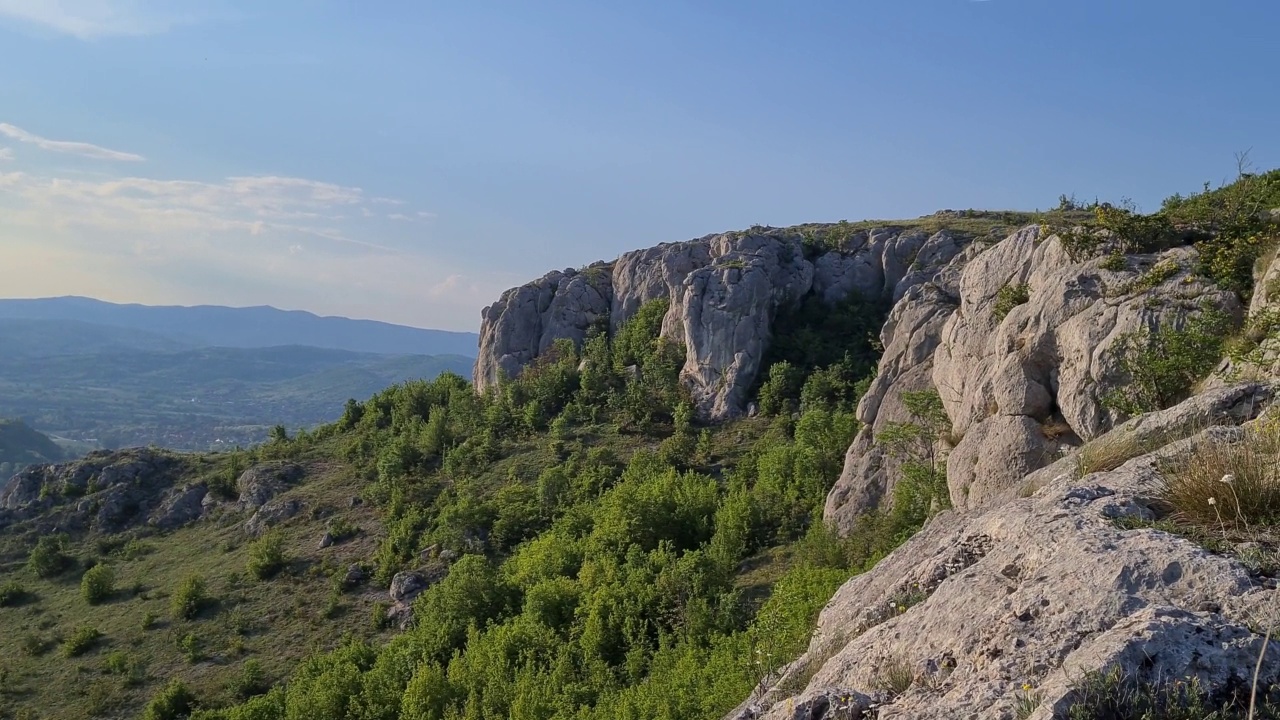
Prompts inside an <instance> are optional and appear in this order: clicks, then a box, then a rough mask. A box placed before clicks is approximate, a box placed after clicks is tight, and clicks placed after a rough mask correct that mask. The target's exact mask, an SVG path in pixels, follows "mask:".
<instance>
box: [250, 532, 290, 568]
mask: <svg viewBox="0 0 1280 720" xmlns="http://www.w3.org/2000/svg"><path fill="white" fill-rule="evenodd" d="M288 562H289V560H288V558H287V557H286V556H285V552H284V536H283V535H281V534H280V531H279V530H272V531H270V532H268V533H267V534H266V535H263V536H262V537H260V538H258V539H257V540H255V541H254V542H253V544H252V545H250V546H249V574H250V575H252V576H254V577H256V578H258V579H259V580H267V579H269V578H272V577H275V575H276V574H277V573H279V572H280V571H281V570H283V569H284V567H285V565H287V564H288Z"/></svg>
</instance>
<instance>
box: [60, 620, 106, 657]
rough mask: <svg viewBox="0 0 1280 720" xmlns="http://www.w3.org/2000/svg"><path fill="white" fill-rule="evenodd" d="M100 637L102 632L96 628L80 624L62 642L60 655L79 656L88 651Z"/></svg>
mask: <svg viewBox="0 0 1280 720" xmlns="http://www.w3.org/2000/svg"><path fill="white" fill-rule="evenodd" d="M101 637H102V633H101V632H98V629H97V628H95V627H90V626H88V625H82V626H80V627H78V628H76V631H75V632H73V633H71V637H69V638H67V639H66V640H65V641H64V642H63V643H62V655H63V657H68V658H73V657H79V656H80V655H83V654H85V653H87V652H89V650H90V649H92V648H93V646H94V645H96V644H97V643H98V639H99V638H101Z"/></svg>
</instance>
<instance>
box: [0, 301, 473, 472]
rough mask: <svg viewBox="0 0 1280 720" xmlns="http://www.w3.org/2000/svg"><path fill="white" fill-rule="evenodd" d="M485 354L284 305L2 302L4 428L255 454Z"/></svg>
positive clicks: (465, 371) (428, 333) (464, 343)
mask: <svg viewBox="0 0 1280 720" xmlns="http://www.w3.org/2000/svg"><path fill="white" fill-rule="evenodd" d="M475 348H476V336H475V335H474V334H470V333H454V332H444V331H438V330H420V329H417V328H410V327H403V326H397V325H389V324H387V323H379V322H370V321H364V320H348V319H346V318H322V317H317V316H315V315H312V314H310V313H302V312H285V311H281V310H276V309H273V308H224V307H194V308H180V307H147V306H141V305H112V304H110V303H103V302H99V301H96V300H87V299H84V298H52V299H48V300H0V418H21V419H22V420H23V421H25V422H26V423H27V424H28V425H30V426H31V427H33V428H35V429H37V430H40V431H43V432H46V433H51V434H55V435H57V436H59V437H61V438H64V439H65V440H61V441H60V442H64V443H65V442H66V441H67V440H73V441H80V442H82V443H89V444H90V445H97V446H103V447H125V446H133V445H150V444H154V445H160V446H164V447H170V448H175V449H182V450H202V449H216V448H222V447H231V446H235V445H248V444H252V443H255V442H258V441H261V440H263V439H265V438H266V436H267V433H268V431H269V429H270V427H271V426H273V425H276V424H282V425H285V426H286V427H287V428H289V429H290V430H295V429H297V428H305V427H312V426H315V425H318V424H321V423H325V422H329V421H332V420H334V419H336V418H337V417H339V416H340V415H341V414H342V407H343V403H344V402H345V401H346V400H347V398H357V399H363V398H366V397H369V396H370V395H372V394H374V393H376V392H378V391H380V390H382V389H384V388H385V387H387V386H388V385H392V384H395V383H399V382H404V381H406V380H412V379H418V378H432V377H435V376H436V375H438V374H440V373H442V372H453V373H456V374H459V375H462V376H464V377H469V376H470V373H471V366H472V363H473V358H474V356H475ZM15 427H16V426H15ZM24 427H25V426H24ZM13 432H17V430H13ZM19 434H20V433H19ZM22 437H23V438H26V439H28V440H29V439H31V438H30V437H28V436H26V435H22ZM0 439H2V438H0ZM15 447H17V444H15ZM0 449H2V448H0ZM37 454H40V453H37ZM23 457H26V455H24V456H23ZM32 457H34V455H32ZM50 459H52V458H50ZM18 460H19V458H18V457H16V456H15V457H14V458H12V459H11V461H10V462H12V463H13V464H15V465H16V464H17V462H18ZM0 462H3V461H2V460H0Z"/></svg>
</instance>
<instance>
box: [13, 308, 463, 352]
mask: <svg viewBox="0 0 1280 720" xmlns="http://www.w3.org/2000/svg"><path fill="white" fill-rule="evenodd" d="M0 318H5V319H21V320H62V321H66V320H71V321H77V322H82V323H91V324H94V325H105V326H111V327H117V328H125V329H128V330H134V331H143V332H145V333H150V334H153V335H161V336H165V337H167V338H169V339H170V340H172V341H175V342H180V343H185V344H187V345H190V346H198V345H207V346H216V347H238V348H258V347H273V346H279V345H304V346H309V347H318V348H327V349H333V350H350V351H353V352H366V353H377V354H385V355H467V356H474V355H475V352H476V345H477V342H478V336H477V335H476V334H474V333H465V332H449V331H445V330H424V329H421V328H415V327H407V326H404V325H392V324H390V323H384V322H376V321H373V320H352V319H349V318H342V317H320V316H318V315H314V314H312V313H309V312H302V311H297V310H278V309H276V308H273V307H246V308H232V307H221V306H215V305H200V306H195V307H180V306H149V305H118V304H115V303H108V302H103V301H101V300H93V299H90V298H83V297H58V298H40V299H30V300H28V299H5V300H0Z"/></svg>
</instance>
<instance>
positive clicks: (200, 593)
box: [169, 575, 211, 620]
mask: <svg viewBox="0 0 1280 720" xmlns="http://www.w3.org/2000/svg"><path fill="white" fill-rule="evenodd" d="M210 601H211V598H210V597H209V593H208V590H206V588H205V582H204V578H203V577H201V576H199V575H188V576H187V577H185V578H183V580H182V582H181V583H179V584H178V589H177V590H176V591H175V592H174V593H173V597H172V598H171V599H170V601H169V608H170V611H171V612H172V613H173V617H174V619H177V620H191V619H194V618H195V617H196V616H197V615H199V614H200V612H201V611H202V610H204V608H205V607H206V606H208V605H209V603H210Z"/></svg>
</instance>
